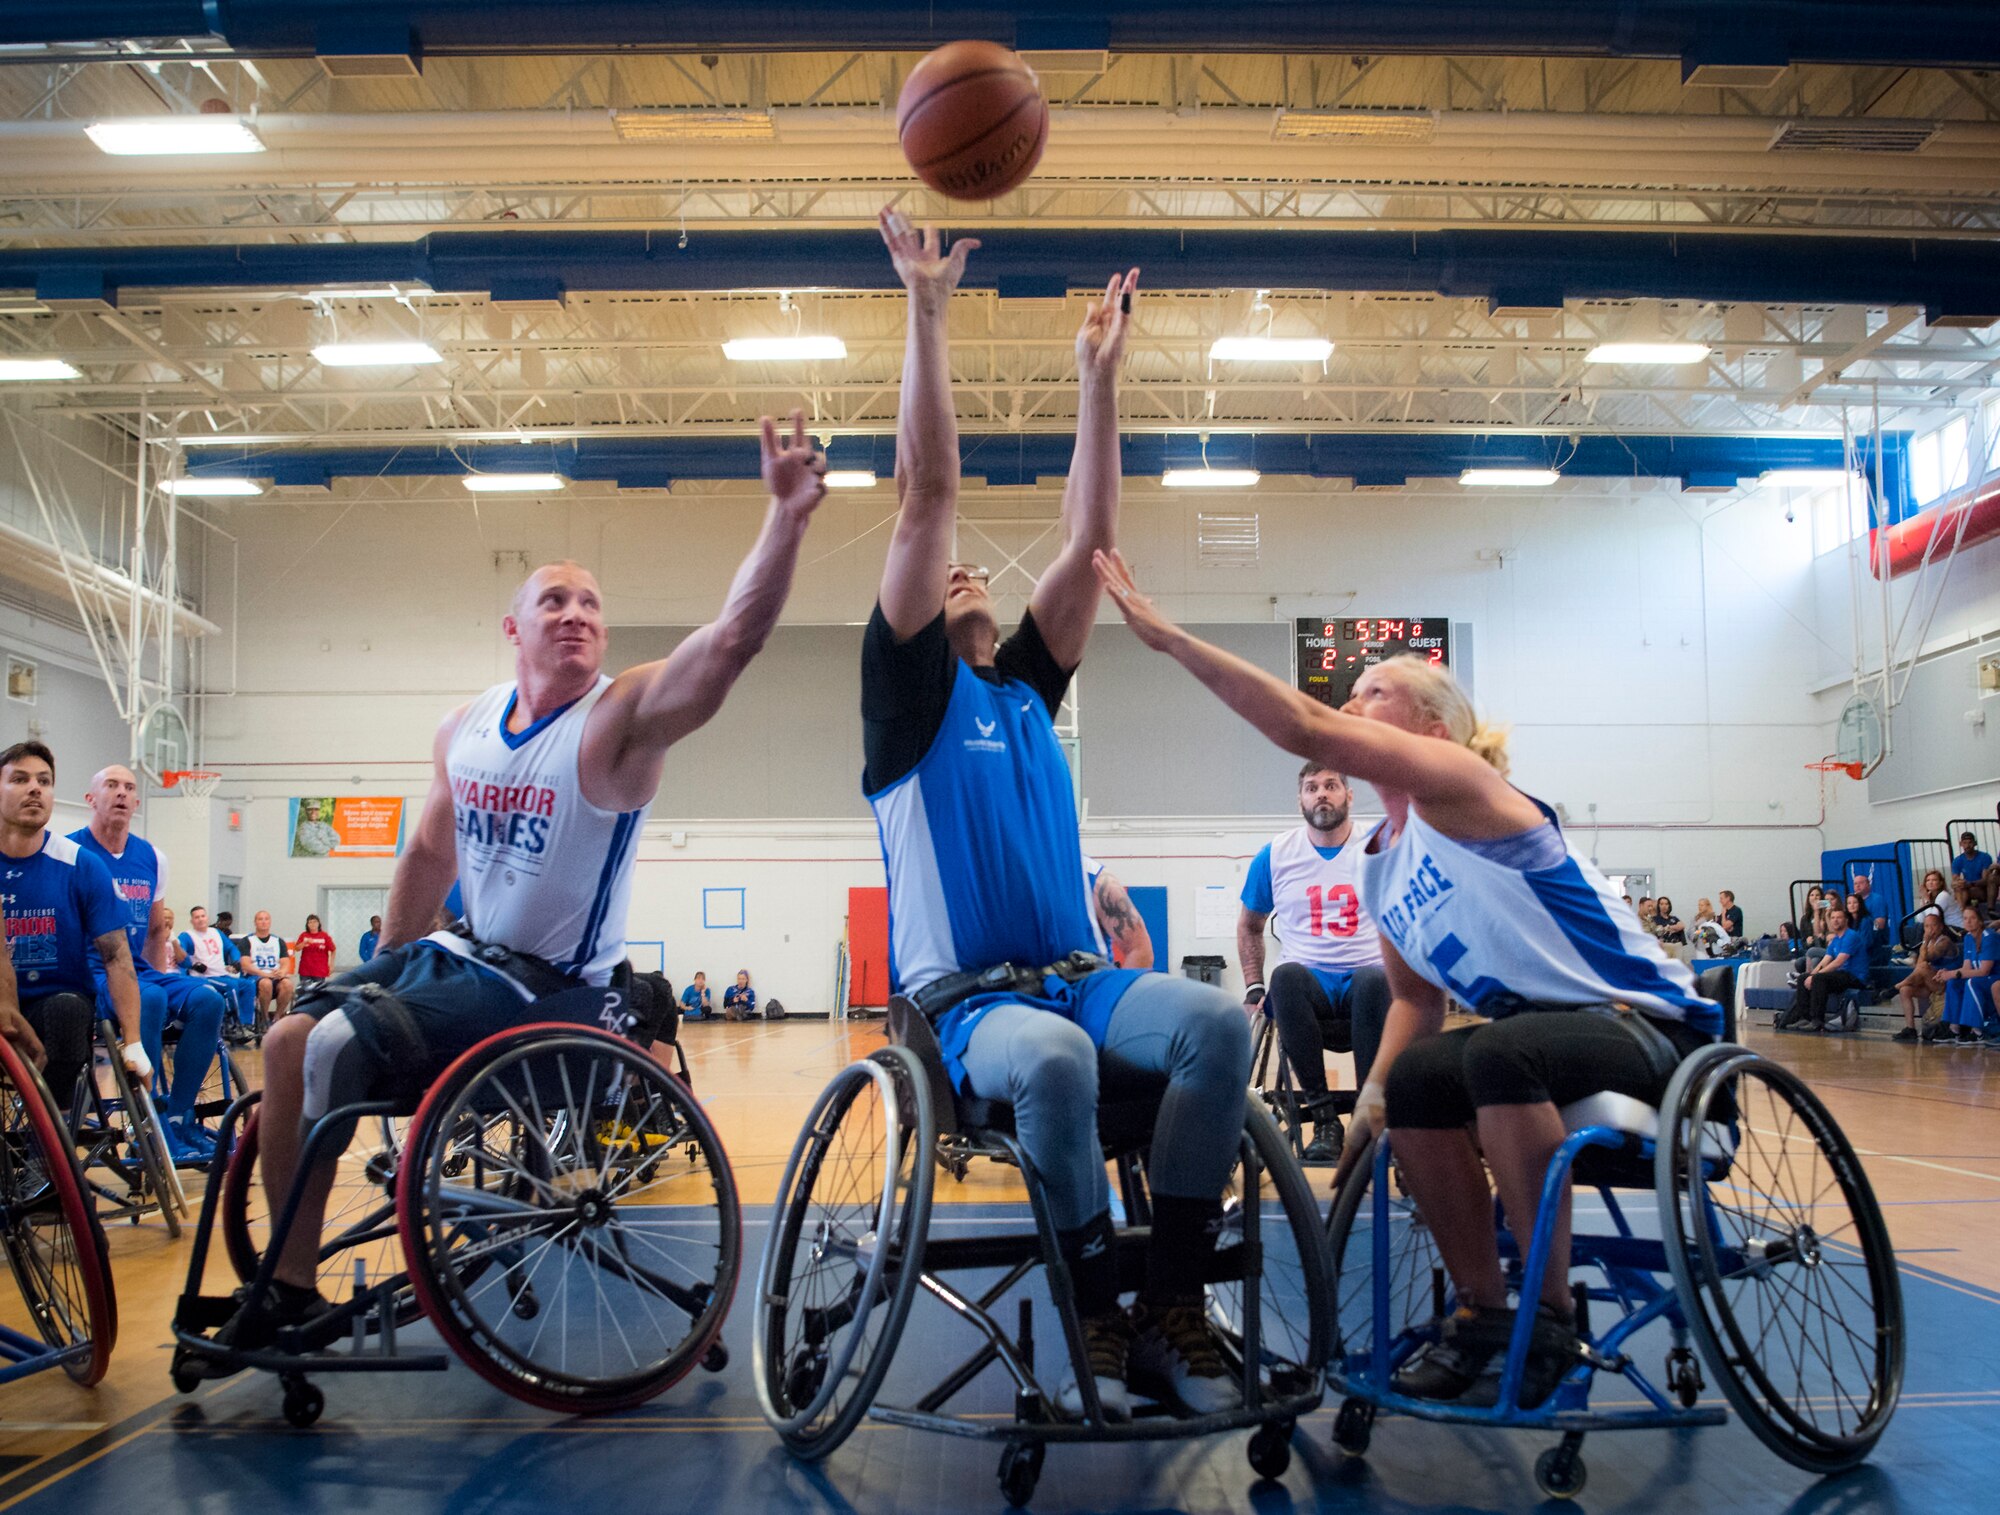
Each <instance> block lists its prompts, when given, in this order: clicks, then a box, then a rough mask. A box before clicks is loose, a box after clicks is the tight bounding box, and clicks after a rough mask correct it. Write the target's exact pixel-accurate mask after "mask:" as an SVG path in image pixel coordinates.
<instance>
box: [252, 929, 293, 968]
mask: <svg viewBox="0 0 2000 1515" xmlns="http://www.w3.org/2000/svg"><path fill="white" fill-rule="evenodd" d="M243 940H244V941H245V942H246V943H248V944H249V947H250V966H251V967H252V968H256V969H259V970H260V971H262V972H264V973H276V972H277V971H278V964H279V963H280V962H282V961H283V960H284V956H285V939H284V938H283V937H282V936H257V935H254V934H253V935H250V936H246V937H244V938H243Z"/></svg>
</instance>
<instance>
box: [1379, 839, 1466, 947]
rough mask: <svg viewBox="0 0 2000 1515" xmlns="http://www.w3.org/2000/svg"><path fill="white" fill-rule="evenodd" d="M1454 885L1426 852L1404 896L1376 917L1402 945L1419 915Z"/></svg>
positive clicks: (1407, 938)
mask: <svg viewBox="0 0 2000 1515" xmlns="http://www.w3.org/2000/svg"><path fill="white" fill-rule="evenodd" d="M1453 888H1454V885H1453V884H1452V881H1451V880H1450V879H1448V878H1446V877H1445V876H1444V873H1443V872H1442V871H1441V870H1440V869H1439V868H1438V865H1437V863H1436V862H1435V861H1434V860H1433V859H1432V857H1431V855H1430V854H1429V853H1425V854H1424V858H1423V861H1422V862H1420V863H1419V864H1417V866H1416V869H1415V871H1414V872H1412V873H1411V875H1410V881H1409V883H1408V885H1407V886H1406V887H1405V888H1404V890H1403V892H1402V894H1401V896H1399V897H1398V898H1397V899H1395V900H1394V901H1392V902H1391V903H1390V904H1388V905H1386V906H1385V907H1384V908H1383V910H1382V913H1381V914H1380V915H1378V916H1377V917H1376V919H1377V920H1379V921H1380V922H1381V923H1382V929H1383V930H1384V931H1386V932H1388V933H1389V940H1391V941H1392V942H1394V943H1395V944H1396V946H1397V947H1398V948H1399V949H1400V948H1401V947H1402V946H1403V944H1404V943H1405V942H1407V941H1408V940H1409V932H1410V927H1411V926H1412V925H1413V924H1414V923H1415V921H1416V918H1417V916H1418V915H1419V914H1421V913H1422V912H1424V911H1425V910H1426V909H1428V908H1429V907H1430V906H1432V905H1435V904H1437V903H1438V902H1439V901H1441V900H1442V899H1444V897H1445V896H1446V895H1447V894H1449V893H1450V892H1451V891H1452V889H1453Z"/></svg>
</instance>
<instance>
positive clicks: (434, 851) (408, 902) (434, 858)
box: [377, 705, 466, 952]
mask: <svg viewBox="0 0 2000 1515" xmlns="http://www.w3.org/2000/svg"><path fill="white" fill-rule="evenodd" d="M465 712H466V707H465V706H464V705H461V706H459V707H458V709H456V710H454V711H453V712H452V713H451V714H450V715H448V716H446V717H445V718H444V720H443V721H442V722H441V723H440V724H439V726H438V729H437V735H436V736H435V737H433V738H432V739H431V787H430V792H429V793H428V794H426V795H425V796H424V808H423V810H422V811H421V812H420V813H419V814H418V816H417V824H416V826H415V827H414V828H412V830H411V833H410V839H409V841H408V842H406V843H405V844H404V846H403V855H402V857H400V858H398V859H397V860H396V873H395V877H394V878H393V879H391V880H390V883H389V903H388V904H387V905H385V906H383V907H382V939H381V941H380V942H379V943H378V944H377V945H378V946H379V947H380V948H381V950H382V951H384V952H386V951H388V950H389V949H390V948H391V947H402V946H407V945H408V944H409V943H411V942H413V941H415V940H416V939H417V938H418V937H420V936H428V935H429V934H430V930H431V922H432V921H433V920H434V919H435V918H436V917H437V913H438V910H439V909H440V908H441V907H442V906H443V904H444V897H445V896H446V895H447V894H449V893H450V892H451V881H452V880H453V879H454V878H456V877H457V876H458V834H457V827H456V825H455V824H454V812H453V810H452V802H451V775H450V773H449V771H448V770H447V769H446V767H445V755H446V754H447V753H449V752H450V751H451V739H452V737H453V736H454V735H456V734H457V732H458V723H459V722H460V721H461V720H463V719H464V718H465Z"/></svg>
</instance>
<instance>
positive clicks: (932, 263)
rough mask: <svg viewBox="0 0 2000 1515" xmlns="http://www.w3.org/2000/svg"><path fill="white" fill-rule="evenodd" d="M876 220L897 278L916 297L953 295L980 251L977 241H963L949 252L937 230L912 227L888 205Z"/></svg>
mask: <svg viewBox="0 0 2000 1515" xmlns="http://www.w3.org/2000/svg"><path fill="white" fill-rule="evenodd" d="M876 220H877V223H878V224H879V225H880V226H881V229H882V241H883V243H884V244H885V245H886V246H887V247H888V249H889V259H890V261H891V262H893V263H894V264H895V265H896V277H897V278H899V279H901V280H902V281H903V287H904V288H905V289H907V290H909V292H910V293H911V294H913V295H915V294H947V295H948V294H950V293H951V292H952V291H953V290H954V289H956V288H958V281H959V280H960V279H962V278H963V277H964V276H965V260H966V259H967V258H969V257H971V256H972V254H973V253H975V252H977V251H978V250H979V239H978V238H977V237H960V238H959V239H958V240H957V241H956V242H954V243H952V244H951V249H950V251H948V252H947V251H946V250H945V249H944V248H943V245H942V238H941V235H940V233H939V232H938V229H937V228H936V227H935V226H925V227H921V228H919V227H916V226H912V225H911V224H910V220H909V218H908V217H907V216H905V215H904V214H903V213H902V212H901V211H899V210H893V209H891V208H890V207H888V206H886V205H885V206H883V207H882V210H881V213H880V214H879V215H878V216H877V217H876Z"/></svg>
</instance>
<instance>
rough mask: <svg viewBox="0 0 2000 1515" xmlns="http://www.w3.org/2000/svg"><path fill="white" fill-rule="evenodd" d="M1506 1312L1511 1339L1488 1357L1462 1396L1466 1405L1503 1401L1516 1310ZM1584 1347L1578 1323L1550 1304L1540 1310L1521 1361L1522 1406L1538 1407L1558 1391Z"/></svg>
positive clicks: (1493, 1403) (1528, 1407)
mask: <svg viewBox="0 0 2000 1515" xmlns="http://www.w3.org/2000/svg"><path fill="white" fill-rule="evenodd" d="M1489 1313H1498V1312H1489ZM1506 1313H1507V1338H1505V1339H1503V1340H1502V1342H1501V1350H1499V1351H1497V1352H1495V1353H1494V1354H1493V1356H1492V1357H1491V1358H1490V1359H1489V1360H1488V1362H1487V1364H1486V1367H1485V1368H1484V1370H1482V1371H1481V1373H1480V1375H1479V1377H1478V1379H1477V1380H1476V1381H1475V1382H1474V1383H1473V1384H1472V1385H1471V1386H1470V1387H1469V1388H1467V1389H1466V1391H1465V1392H1464V1393H1463V1394H1461V1395H1459V1396H1458V1402H1459V1403H1460V1404H1462V1405H1471V1406H1473V1407H1474V1408H1476V1409H1486V1408H1490V1407H1491V1406H1493V1405H1496V1404H1498V1403H1499V1402H1500V1372H1501V1369H1502V1368H1504V1367H1505V1366H1506V1362H1507V1353H1506V1346H1507V1341H1508V1340H1509V1339H1511V1338H1512V1336H1513V1331H1514V1312H1513V1311H1511V1310H1509V1311H1508V1312H1506ZM1581 1347H1582V1343H1581V1341H1580V1340H1579V1339H1578V1338H1577V1334H1576V1326H1575V1325H1574V1323H1572V1322H1570V1321H1567V1320H1564V1319H1563V1318H1562V1317H1561V1316H1559V1315H1557V1314H1556V1313H1555V1311H1553V1310H1551V1309H1550V1308H1549V1307H1548V1306H1547V1305H1542V1306H1540V1307H1539V1308H1537V1309H1536V1311H1535V1324H1534V1330H1533V1332H1532V1334H1531V1335H1530V1336H1529V1337H1528V1355H1527V1358H1526V1360H1524V1361H1523V1362H1522V1364H1521V1390H1520V1401H1521V1408H1522V1409H1524V1410H1533V1409H1538V1408H1540V1406H1541V1405H1542V1403H1543V1401H1545V1400H1546V1399H1547V1398H1548V1397H1549V1396H1550V1395H1551V1394H1553V1393H1555V1391H1556V1385H1557V1384H1559V1383H1561V1382H1562V1381H1563V1379H1564V1377H1565V1376H1567V1375H1568V1373H1569V1370H1570V1369H1571V1368H1574V1367H1575V1366H1576V1365H1577V1362H1578V1361H1579V1360H1580V1356H1581Z"/></svg>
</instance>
